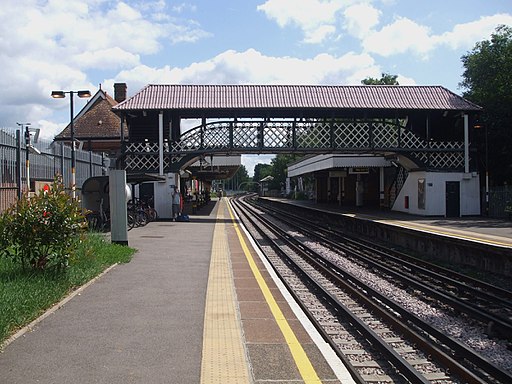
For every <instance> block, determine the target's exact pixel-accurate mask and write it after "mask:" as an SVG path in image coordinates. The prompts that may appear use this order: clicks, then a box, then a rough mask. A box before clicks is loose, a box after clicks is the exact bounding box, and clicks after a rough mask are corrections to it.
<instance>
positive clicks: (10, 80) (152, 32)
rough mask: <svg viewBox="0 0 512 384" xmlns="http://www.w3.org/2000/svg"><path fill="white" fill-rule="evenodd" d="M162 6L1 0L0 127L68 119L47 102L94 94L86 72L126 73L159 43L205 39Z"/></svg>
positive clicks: (194, 26) (72, 0)
mask: <svg viewBox="0 0 512 384" xmlns="http://www.w3.org/2000/svg"><path fill="white" fill-rule="evenodd" d="M167 7H168V6H167V5H166V3H165V2H164V1H163V0H157V1H145V2H139V1H137V2H133V3H128V1H126V2H123V1H116V2H112V1H110V0H86V1H84V0H66V1H56V0H54V1H44V2H42V1H38V0H24V1H15V0H3V2H2V8H1V10H0V36H1V38H0V67H1V68H2V73H0V87H1V89H2V93H1V94H0V126H12V125H13V124H14V123H15V122H16V121H17V120H20V119H21V120H24V121H32V122H33V123H34V122H35V121H41V122H42V123H43V124H45V125H48V123H47V121H48V118H49V117H50V116H51V115H52V114H53V113H54V112H56V111H59V110H61V111H62V113H61V114H59V113H58V112H57V113H58V114H59V115H62V116H63V117H62V121H67V120H69V112H67V113H66V111H69V103H66V102H64V103H62V105H61V103H56V102H55V100H52V99H51V98H50V93H51V91H52V90H56V89H63V90H67V89H83V88H89V89H91V90H94V89H96V87H97V83H96V81H94V83H92V82H91V79H90V78H89V75H90V74H89V73H90V72H88V71H89V70H91V69H95V70H100V71H115V70H119V69H124V68H133V67H136V66H140V63H141V56H142V55H149V54H155V53H158V52H160V51H161V50H162V48H163V47H164V46H165V44H167V45H169V43H183V42H194V41H197V40H199V39H203V38H205V37H208V36H209V34H208V33H206V32H205V31H203V30H202V28H201V26H200V25H199V24H198V23H197V22H195V21H194V20H181V19H176V18H174V17H173V15H172V14H170V13H169V12H171V11H170V10H169V9H168V8H167ZM189 9H190V10H193V7H192V8H191V7H189ZM155 13H159V14H160V17H159V18H155V17H154V15H155ZM162 15H164V16H162ZM165 15H167V17H165ZM176 36H179V38H176ZM79 107H80V102H78V101H77V106H76V108H77V110H78V108H79ZM50 128H51V127H50ZM50 128H49V129H50Z"/></svg>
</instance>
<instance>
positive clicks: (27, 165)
mask: <svg viewBox="0 0 512 384" xmlns="http://www.w3.org/2000/svg"><path fill="white" fill-rule="evenodd" d="M16 124H17V125H18V126H19V127H20V128H21V132H22V133H24V135H25V169H26V173H27V191H28V193H30V162H29V157H28V153H29V151H28V148H29V146H30V131H29V128H28V126H29V125H30V123H16ZM23 131H24V132H23Z"/></svg>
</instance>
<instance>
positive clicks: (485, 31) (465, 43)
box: [433, 14, 512, 49]
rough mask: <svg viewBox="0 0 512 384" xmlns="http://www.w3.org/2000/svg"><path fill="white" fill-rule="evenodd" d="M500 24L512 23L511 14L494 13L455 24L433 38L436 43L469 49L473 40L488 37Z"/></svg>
mask: <svg viewBox="0 0 512 384" xmlns="http://www.w3.org/2000/svg"><path fill="white" fill-rule="evenodd" d="M500 24H505V25H512V15H509V14H496V15H492V16H484V17H481V18H480V19H478V20H475V21H472V22H469V23H464V24H457V25H455V26H454V27H453V29H452V30H451V31H449V32H445V33H443V34H442V35H439V36H434V37H433V39H434V40H435V41H436V42H437V43H438V44H444V45H447V46H449V47H450V48H452V49H459V48H463V49H470V48H472V47H473V46H474V45H475V42H477V41H481V40H484V39H488V38H489V37H490V36H491V34H492V33H493V32H495V30H496V27H497V26H498V25H500Z"/></svg>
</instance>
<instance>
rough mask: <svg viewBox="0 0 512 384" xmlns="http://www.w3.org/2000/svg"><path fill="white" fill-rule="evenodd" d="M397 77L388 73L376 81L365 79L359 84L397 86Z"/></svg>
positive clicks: (371, 78) (374, 79)
mask: <svg viewBox="0 0 512 384" xmlns="http://www.w3.org/2000/svg"><path fill="white" fill-rule="evenodd" d="M397 78H398V75H390V74H389V73H383V74H382V77H381V78H380V79H376V78H373V77H367V78H366V79H364V80H361V84H364V85H399V84H398V80H397Z"/></svg>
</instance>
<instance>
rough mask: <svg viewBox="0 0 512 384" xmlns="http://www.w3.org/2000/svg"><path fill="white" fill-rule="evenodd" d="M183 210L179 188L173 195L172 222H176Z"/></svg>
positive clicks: (176, 188)
mask: <svg viewBox="0 0 512 384" xmlns="http://www.w3.org/2000/svg"><path fill="white" fill-rule="evenodd" d="M180 209H181V195H180V191H179V190H178V187H176V186H175V187H174V191H173V193H172V220H173V221H176V219H177V218H178V216H179V215H180V213H181V212H180Z"/></svg>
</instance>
